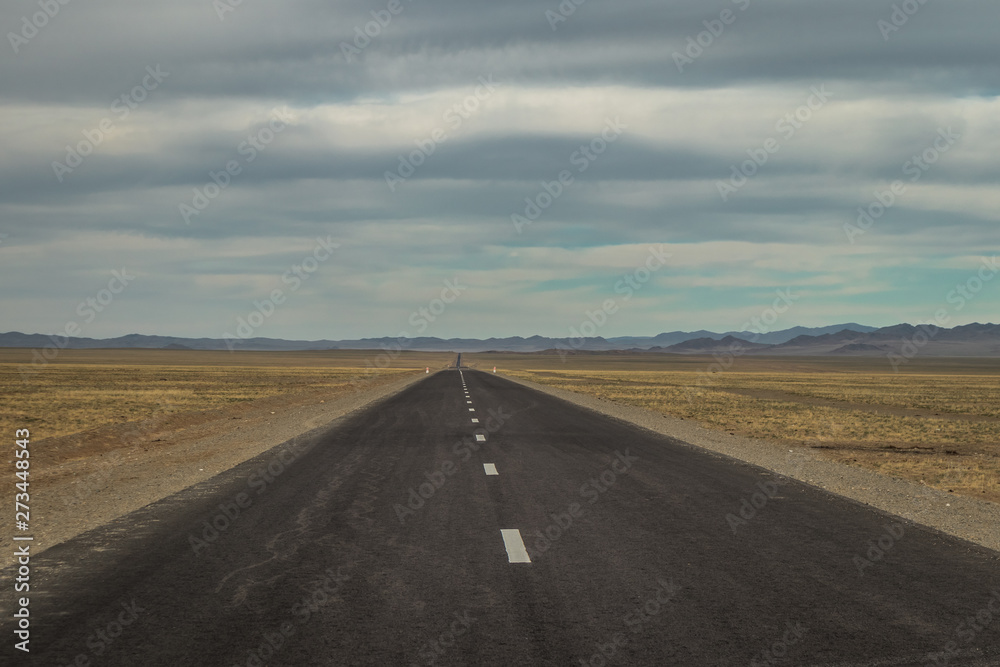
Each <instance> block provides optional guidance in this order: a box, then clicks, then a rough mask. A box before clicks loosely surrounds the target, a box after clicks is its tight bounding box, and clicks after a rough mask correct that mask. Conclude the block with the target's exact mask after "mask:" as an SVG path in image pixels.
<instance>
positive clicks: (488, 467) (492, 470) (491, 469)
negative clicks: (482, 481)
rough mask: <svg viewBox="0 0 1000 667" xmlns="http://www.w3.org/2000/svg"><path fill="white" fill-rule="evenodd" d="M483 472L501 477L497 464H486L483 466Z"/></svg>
mask: <svg viewBox="0 0 1000 667" xmlns="http://www.w3.org/2000/svg"><path fill="white" fill-rule="evenodd" d="M483 470H485V471H486V474H487V475H499V474H500V473H498V472H497V466H496V464H495V463H484V464H483Z"/></svg>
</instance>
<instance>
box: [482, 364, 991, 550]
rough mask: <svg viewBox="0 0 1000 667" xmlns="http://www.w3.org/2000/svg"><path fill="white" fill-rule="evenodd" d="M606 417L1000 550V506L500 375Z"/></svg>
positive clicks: (799, 450) (807, 452) (803, 451)
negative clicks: (626, 422) (629, 423)
mask: <svg viewBox="0 0 1000 667" xmlns="http://www.w3.org/2000/svg"><path fill="white" fill-rule="evenodd" d="M499 375H502V376H503V377H505V378H507V379H508V380H511V381H513V382H517V383H518V384H521V385H524V386H526V387H530V388H532V389H537V390H538V391H542V392H545V393H547V394H550V395H552V396H556V397H558V398H562V399H564V400H567V401H569V402H571V403H574V404H576V405H579V406H581V407H584V408H589V409H591V410H594V411H595V412H599V413H601V414H603V415H607V416H609V417H613V418H615V419H621V420H624V421H628V422H631V423H633V424H636V425H637V426H641V427H643V428H646V429H649V430H651V431H655V432H657V433H660V434H662V435H667V436H670V437H672V438H676V439H678V440H681V441H682V442H684V443H685V444H688V445H690V446H693V447H698V448H701V449H705V450H708V451H711V452H714V453H716V454H721V455H724V456H727V457H730V458H733V459H737V460H739V461H743V462H745V463H750V464H752V465H755V466H759V467H761V468H764V469H767V470H770V471H772V472H775V473H778V474H779V475H784V476H786V477H788V478H791V479H795V480H798V481H800V482H804V483H806V484H810V485H812V486H815V487H818V488H820V489H823V490H825V491H828V492H830V493H835V494H837V495H839V496H843V497H845V498H849V499H851V500H854V501H856V502H858V503H862V504H864V505H869V506H871V507H873V508H876V509H879V510H882V511H884V512H888V513H889V514H893V515H896V516H899V517H902V518H904V519H908V520H910V521H913V522H916V523H919V524H922V525H924V526H928V527H930V528H933V529H935V530H938V531H941V532H942V533H947V534H949V535H953V536H955V537H959V538H962V539H965V540H968V541H969V542H973V543H975V544H978V545H981V546H984V547H986V548H988V549H993V550H994V551H1000V504H997V503H992V502H988V501H984V500H977V499H975V498H967V497H964V496H958V495H955V494H951V493H946V492H943V491H938V490H937V489H933V488H930V487H927V486H923V485H921V484H917V483H915V482H911V481H909V480H903V479H898V478H894V477H888V476H885V475H880V474H878V473H875V472H872V471H869V470H864V469H862V468H855V467H852V466H847V465H843V464H841V463H836V462H834V461H826V460H823V459H820V458H817V457H815V456H813V455H812V453H811V451H810V450H809V449H808V448H795V449H789V448H788V447H784V446H782V445H778V444H776V443H773V442H768V441H765V440H759V439H754V438H746V437H742V436H735V435H729V434H728V433H725V432H721V431H714V430H711V429H708V428H705V427H703V426H700V425H698V424H697V423H695V422H693V421H689V420H684V419H678V418H675V417H670V416H667V415H663V414H660V413H658V412H653V411H652V410H646V409H644V408H639V407H635V406H630V405H622V404H619V403H613V402H611V401H607V400H604V399H600V398H597V397H595V396H590V395H587V394H581V393H577V392H572V391H568V390H565V389H559V388H556V387H549V386H546V385H543V384H538V383H535V382H531V381H528V380H523V379H520V378H517V377H511V376H508V375H504V374H499Z"/></svg>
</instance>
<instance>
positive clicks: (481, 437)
mask: <svg viewBox="0 0 1000 667" xmlns="http://www.w3.org/2000/svg"><path fill="white" fill-rule="evenodd" d="M476 442H486V436H485V435H483V434H482V433H477V434H476Z"/></svg>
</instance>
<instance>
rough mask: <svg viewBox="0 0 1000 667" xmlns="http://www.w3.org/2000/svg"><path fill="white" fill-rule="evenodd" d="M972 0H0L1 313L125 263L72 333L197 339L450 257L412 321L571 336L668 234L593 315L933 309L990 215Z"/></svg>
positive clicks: (463, 331) (620, 328)
mask: <svg viewBox="0 0 1000 667" xmlns="http://www.w3.org/2000/svg"><path fill="white" fill-rule="evenodd" d="M53 8H55V9H53ZM46 12H47V13H46ZM994 15H995V12H994V11H993V4H992V3H988V2H985V1H968V2H961V3H952V4H947V5H946V4H942V3H935V2H926V3H924V4H920V3H918V2H917V1H916V0H909V1H908V2H895V3H893V2H874V3H873V2H870V1H867V0H866V1H862V0H842V1H838V2H836V3H802V2H790V1H781V0H773V1H770V2H765V1H763V0H734V1H721V2H716V3H710V4H705V3H703V2H696V1H694V0H690V1H684V2H648V1H641V0H635V1H631V0H623V1H621V2H615V3H608V2H600V1H598V0H584V1H583V2H581V3H579V4H577V3H576V2H574V1H573V0H563V2H562V3H561V4H560V3H557V2H550V3H536V2H527V1H523V2H521V1H516V2H504V3H495V2H492V3H490V2H467V1H466V2H457V1H455V2H453V1H441V0H438V1H431V0H398V1H397V0H376V1H373V2H372V1H368V2H363V3H354V4H351V5H350V6H347V5H345V3H325V2H319V1H316V0H299V1H295V2H283V3H280V4H279V3H253V2H249V1H248V0H244V1H243V2H241V3H239V4H235V3H234V2H233V0H216V1H215V2H213V1H211V0H197V1H187V0H184V1H180V2H175V3H169V4H163V3H138V4H137V3H134V2H124V1H118V0H103V1H97V0H95V1H93V2H88V3H78V2H73V1H68V2H67V4H65V5H62V4H60V3H59V2H58V0H51V1H49V2H46V0H42V2H37V0H36V1H35V2H24V1H21V0H18V1H15V2H11V3H8V4H7V5H6V6H5V7H4V8H3V9H2V10H0V26H2V27H3V28H4V30H5V32H6V33H7V38H6V42H7V43H6V44H5V45H3V47H2V49H4V50H5V51H4V54H3V56H2V58H0V91H3V92H2V94H0V113H2V114H3V118H4V119H5V123H4V132H3V133H2V135H0V148H2V150H0V234H3V235H5V236H0V256H2V257H3V269H2V271H3V279H4V285H5V286H8V289H6V290H4V293H3V294H2V295H0V312H2V313H3V322H2V323H0V328H2V329H3V330H21V331H28V332H35V331H38V332H55V331H60V330H62V329H63V328H64V326H65V324H66V322H67V321H69V320H72V319H79V316H78V315H77V314H76V312H75V311H76V309H77V305H78V304H79V303H80V302H81V301H83V300H85V299H86V298H88V297H92V296H93V295H94V294H97V293H98V292H99V290H101V289H102V288H103V287H104V286H105V285H106V284H107V282H108V280H109V279H110V278H111V272H112V270H116V269H117V270H121V269H122V268H123V267H124V268H127V269H128V270H129V271H130V272H131V273H133V274H135V275H136V279H135V280H134V281H132V282H130V283H129V285H128V287H127V289H125V290H123V291H122V293H121V294H118V295H116V296H115V298H114V301H113V302H112V303H109V304H108V305H107V306H106V307H104V309H103V310H102V311H101V312H100V313H99V315H98V317H96V318H94V319H93V321H91V322H87V323H85V330H84V331H83V332H82V335H86V336H95V337H102V336H113V335H120V334H124V333H130V332H139V333H149V334H153V333H157V334H169V335H186V336H210V337H220V336H222V335H223V333H224V332H226V331H228V330H231V329H232V327H233V324H234V322H236V320H237V318H238V317H241V316H243V317H245V316H246V315H247V313H248V312H251V311H253V310H254V309H257V308H258V305H255V304H260V303H261V302H262V300H266V299H267V298H268V296H269V294H270V293H271V292H273V290H275V289H280V290H283V293H284V296H286V297H287V298H286V299H285V300H284V301H283V303H281V304H279V306H278V307H277V308H276V309H275V311H274V313H273V314H272V315H269V316H268V317H266V318H265V321H264V322H263V324H262V325H261V326H260V327H259V329H258V330H257V331H255V332H254V333H255V335H262V336H272V337H285V338H299V339H300V338H354V337H363V336H381V335H394V334H396V333H397V332H403V331H406V330H407V327H408V326H409V325H408V319H409V317H410V314H411V313H412V312H414V311H416V310H417V309H418V308H420V307H422V306H426V305H427V304H428V303H430V302H432V300H433V299H435V298H436V297H438V296H439V294H440V292H441V290H442V289H443V287H444V281H445V280H448V279H458V280H459V281H460V282H461V283H462V284H463V285H467V286H468V288H467V289H465V290H463V291H462V293H461V296H460V297H459V298H458V299H457V300H455V302H454V303H452V304H449V305H448V308H447V309H446V311H445V312H444V313H442V314H441V315H440V317H438V318H437V319H436V320H435V322H433V323H432V325H431V327H430V328H429V329H428V330H427V331H425V332H422V333H424V334H426V335H437V336H441V337H451V336H478V337H488V336H507V335H531V334H536V333H537V334H544V335H550V336H564V335H567V331H568V330H569V328H570V327H573V326H577V325H579V323H580V322H581V320H583V319H585V318H586V313H587V312H588V311H592V310H593V309H595V308H599V307H600V306H601V304H602V302H603V301H604V300H606V299H609V298H617V299H622V298H623V294H621V293H616V290H615V286H616V285H617V284H618V283H619V281H620V280H621V279H622V278H623V277H624V276H630V275H633V276H634V275H636V272H637V271H639V272H640V274H641V273H642V271H641V267H642V266H643V265H644V262H645V261H646V259H647V257H648V256H649V253H650V247H651V246H652V247H655V248H659V247H660V245H661V244H662V245H663V246H664V247H665V248H666V250H667V251H668V252H669V254H670V260H669V262H668V263H667V264H666V265H664V266H662V267H658V268H657V269H656V270H654V271H652V272H650V275H649V276H648V280H646V281H644V282H642V284H641V288H640V289H637V290H633V293H632V294H631V295H630V298H629V299H628V300H627V301H623V303H622V307H621V308H620V309H619V310H618V311H617V312H616V314H615V315H614V317H612V318H609V320H608V322H607V324H605V325H604V326H603V327H602V328H601V331H600V332H599V335H605V336H615V335H644V334H655V333H658V332H660V331H664V330H674V329H698V328H709V329H717V330H729V329H734V328H737V327H738V326H739V325H740V324H741V323H743V322H744V321H746V320H747V319H748V318H749V317H752V316H754V315H756V314H758V313H760V312H761V311H762V310H764V309H766V308H767V307H768V306H769V305H770V303H771V302H772V301H773V299H774V293H775V291H776V290H779V289H788V288H790V289H792V290H793V291H794V292H795V293H796V294H798V295H800V298H799V300H798V301H797V302H796V303H795V306H794V307H793V308H791V309H790V310H789V311H788V313H787V314H785V315H784V316H783V317H784V318H785V320H784V321H782V322H778V323H776V324H775V327H776V328H787V327H789V326H793V325H797V324H802V325H814V326H815V325H824V324H829V323H832V322H839V321H859V322H864V323H868V324H872V325H886V324H892V323H895V322H898V321H910V322H918V321H926V320H929V319H930V318H931V317H932V316H933V314H934V313H935V312H936V311H937V310H938V309H939V308H941V307H946V306H947V303H946V295H947V294H948V293H949V292H950V291H951V290H952V289H954V287H955V285H957V284H964V283H965V282H966V281H967V280H969V278H970V277H972V276H975V275H976V271H977V269H978V268H979V266H980V265H981V262H982V258H983V257H992V256H994V255H995V254H996V252H997V247H998V245H1000V243H998V241H997V235H996V229H997V222H998V215H997V213H996V212H997V211H998V210H1000V206H998V204H1000V201H998V200H1000V195H998V191H997V188H996V184H997V180H998V177H1000V166H998V162H997V161H996V159H995V156H996V155H997V154H998V152H1000V104H998V101H997V91H998V90H1000V70H998V69H997V68H996V62H998V60H1000V58H998V56H1000V53H998V51H1000V49H998V47H997V45H996V39H995V29H994V24H995V21H993V18H994ZM39 26H40V27H39ZM322 240H327V243H336V244H337V247H336V249H334V250H332V251H331V252H329V257H328V258H326V259H323V260H322V261H320V260H317V259H316V257H317V256H316V254H315V252H314V251H315V249H316V247H317V243H321V242H322ZM321 254H322V253H321ZM310 258H312V259H310ZM314 262H315V266H314V267H313V263H314ZM303 263H305V267H304V268H303ZM295 267H298V269H296V268H295ZM309 268H312V269H313V270H311V271H307V270H306V269H309ZM289 271H292V272H293V275H296V272H297V275H299V276H300V280H299V285H298V286H297V287H296V288H295V289H294V290H292V289H291V287H292V285H291V283H290V282H289V281H288V280H287V278H286V276H287V274H288V272H289ZM998 287H1000V286H996V285H992V284H986V285H984V286H983V288H982V291H981V293H978V294H977V298H975V299H972V300H969V301H968V302H967V303H966V304H965V306H964V307H963V309H962V311H961V312H954V313H952V315H953V316H954V319H953V323H954V324H959V323H965V322H972V321H976V320H981V321H988V320H995V319H996V317H995V308H993V307H991V304H995V303H996V296H995V290H996V289H997V288H998ZM414 333H415V332H414Z"/></svg>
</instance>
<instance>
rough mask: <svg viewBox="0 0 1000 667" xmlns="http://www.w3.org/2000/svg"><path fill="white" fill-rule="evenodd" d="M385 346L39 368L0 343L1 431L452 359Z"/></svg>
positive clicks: (133, 358) (354, 381)
mask: <svg viewBox="0 0 1000 667" xmlns="http://www.w3.org/2000/svg"><path fill="white" fill-rule="evenodd" d="M377 354H378V353H373V352H371V351H354V350H343V351H341V350H336V351H329V352H325V351H324V352H233V353H229V352H225V351H221V352H216V351H195V350H134V349H129V350H63V351H62V352H60V354H59V355H58V357H56V359H55V360H54V361H53V362H52V363H49V364H47V365H45V366H44V367H32V370H37V372H30V373H24V372H23V371H24V369H25V368H26V367H30V361H31V351H30V350H24V349H12V348H6V349H4V348H0V394H2V395H3V396H4V410H3V412H2V413H0V429H3V431H2V432H4V433H11V434H12V433H13V432H14V429H17V428H28V429H30V430H31V435H32V439H33V440H40V439H43V438H48V437H54V436H61V435H66V434H70V433H77V432H79V431H84V430H88V429H93V428H95V427H100V426H105V425H108V424H115V423H119V424H120V423H125V422H135V421H141V420H148V419H150V418H160V417H165V416H167V415H175V414H178V413H193V412H203V411H207V410H212V409H216V408H220V407H225V406H227V405H230V404H233V403H239V402H245V401H254V400H257V399H263V398H268V397H271V396H277V395H283V394H296V393H314V394H320V393H322V394H323V395H324V396H327V397H328V398H336V397H337V396H339V395H342V394H344V393H347V392H350V391H352V390H354V389H355V388H359V387H365V386H376V385H378V384H382V383H384V382H389V381H392V380H393V379H395V378H397V377H400V376H401V375H402V374H409V373H416V372H422V371H423V370H424V367H426V366H430V367H431V368H441V367H443V366H445V365H447V364H449V363H452V362H453V361H454V355H452V354H449V353H445V354H440V353H420V352H403V353H401V354H400V355H399V356H397V357H396V358H395V359H394V360H392V362H391V364H390V365H389V366H388V367H387V368H385V369H379V368H377V367H373V366H370V365H368V363H367V362H369V361H372V362H374V359H375V357H376V356H377Z"/></svg>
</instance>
